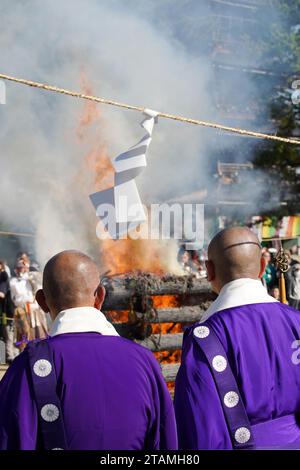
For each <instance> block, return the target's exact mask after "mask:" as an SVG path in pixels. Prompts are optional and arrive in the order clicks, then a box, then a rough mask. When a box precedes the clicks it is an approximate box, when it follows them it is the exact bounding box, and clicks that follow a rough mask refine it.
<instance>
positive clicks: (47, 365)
mask: <svg viewBox="0 0 300 470" xmlns="http://www.w3.org/2000/svg"><path fill="white" fill-rule="evenodd" d="M33 371H34V373H35V374H36V375H38V376H39V377H47V375H49V374H51V371H52V365H51V362H49V361H47V359H39V360H38V361H36V362H35V363H34V366H33Z"/></svg>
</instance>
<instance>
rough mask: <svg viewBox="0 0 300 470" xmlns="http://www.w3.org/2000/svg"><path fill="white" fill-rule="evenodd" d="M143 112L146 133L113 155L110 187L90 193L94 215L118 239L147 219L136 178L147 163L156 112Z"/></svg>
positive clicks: (147, 110) (143, 125) (149, 110)
mask: <svg viewBox="0 0 300 470" xmlns="http://www.w3.org/2000/svg"><path fill="white" fill-rule="evenodd" d="M144 114H145V115H146V119H144V120H143V122H142V123H141V126H142V127H143V128H144V129H145V130H146V132H147V133H146V134H145V135H144V137H143V138H142V139H141V140H140V141H139V142H138V143H137V144H136V145H134V146H133V147H131V148H130V149H129V150H127V151H126V152H124V153H121V154H120V155H118V156H117V157H115V158H113V159H112V164H113V166H114V169H115V184H114V186H113V188H109V189H106V190H104V191H99V192H97V193H93V194H91V195H90V199H91V201H92V204H93V206H94V207H95V209H96V213H97V216H98V217H99V218H100V219H101V221H102V223H103V226H104V228H105V230H106V231H107V232H108V233H109V235H110V236H111V237H112V238H113V239H119V238H120V237H121V236H122V235H125V234H127V233H129V232H130V231H131V230H134V229H135V228H136V227H137V226H138V225H140V224H141V223H143V222H145V221H146V220H147V215H146V213H145V210H144V207H143V204H142V201H141V198H140V195H139V192H138V189H137V185H136V182H135V178H136V177H137V176H138V175H139V174H140V173H141V172H142V171H143V169H144V168H145V167H146V166H147V160H146V153H147V150H148V147H149V145H150V142H151V139H152V131H153V127H154V124H155V122H157V115H158V114H159V113H158V112H156V111H152V110H151V109H145V110H144Z"/></svg>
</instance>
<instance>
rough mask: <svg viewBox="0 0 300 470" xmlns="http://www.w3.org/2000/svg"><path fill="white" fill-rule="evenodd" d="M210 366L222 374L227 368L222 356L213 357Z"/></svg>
mask: <svg viewBox="0 0 300 470" xmlns="http://www.w3.org/2000/svg"><path fill="white" fill-rule="evenodd" d="M212 366H213V368H214V369H215V370H216V371H217V372H223V371H224V370H225V369H226V367H227V361H226V359H225V357H224V356H220V355H218V356H215V357H214V358H213V360H212Z"/></svg>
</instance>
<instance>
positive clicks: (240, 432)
mask: <svg viewBox="0 0 300 470" xmlns="http://www.w3.org/2000/svg"><path fill="white" fill-rule="evenodd" d="M250 436H251V433H250V431H249V429H248V428H238V429H237V430H236V431H235V433H234V438H235V440H236V442H238V443H239V444H245V443H246V442H248V441H249V439H250Z"/></svg>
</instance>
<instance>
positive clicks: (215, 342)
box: [193, 323, 255, 449]
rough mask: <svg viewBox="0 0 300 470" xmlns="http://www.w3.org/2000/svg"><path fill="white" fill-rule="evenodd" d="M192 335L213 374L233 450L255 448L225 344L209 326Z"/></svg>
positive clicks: (198, 327)
mask: <svg viewBox="0 0 300 470" xmlns="http://www.w3.org/2000/svg"><path fill="white" fill-rule="evenodd" d="M193 335H194V339H195V340H196V342H197V344H198V346H199V347H200V349H201V351H202V352H203V354H204V356H205V357H206V360H207V362H208V364H209V367H210V370H211V373H212V375H213V378H214V381H215V384H216V388H217V390H218V394H219V397H220V400H221V404H222V408H223V412H224V415H225V418H226V422H227V427H228V431H229V434H230V437H231V441H232V446H233V448H234V449H251V448H252V449H253V448H255V442H254V438H253V435H252V430H251V426H250V422H249V419H248V415H247V413H246V409H245V406H244V403H243V401H242V397H241V395H240V392H239V389H238V386H237V383H236V380H235V377H234V375H233V373H232V370H231V368H230V365H229V362H228V358H227V355H226V353H225V350H224V347H223V345H222V344H221V342H220V340H219V338H218V337H217V335H216V333H215V332H214V331H213V329H212V327H211V326H208V324H207V323H202V324H200V325H199V326H196V327H195V328H194V330H193Z"/></svg>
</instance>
